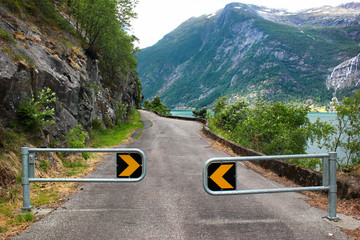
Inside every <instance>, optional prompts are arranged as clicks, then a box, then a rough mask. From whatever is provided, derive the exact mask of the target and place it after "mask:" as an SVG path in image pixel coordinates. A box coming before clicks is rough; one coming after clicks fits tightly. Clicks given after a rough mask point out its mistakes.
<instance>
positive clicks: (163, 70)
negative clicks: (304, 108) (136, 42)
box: [137, 3, 360, 108]
mask: <svg viewBox="0 0 360 240" xmlns="http://www.w3.org/2000/svg"><path fill="white" fill-rule="evenodd" d="M359 16H360V8H359V4H355V3H352V4H346V5H342V6H339V7H336V8H334V7H323V8H318V9H310V10H306V11H302V12H298V13H288V12H285V11H282V10H275V9H267V8H263V7H258V6H254V5H246V4H241V3H232V4H229V5H227V6H226V7H225V8H224V9H222V10H220V11H218V12H216V13H214V14H210V15H204V16H201V17H198V18H191V19H189V20H188V21H186V22H184V23H183V24H181V25H180V26H179V27H178V28H177V29H175V30H174V31H172V32H171V33H169V34H168V35H166V36H165V37H164V38H163V39H161V40H160V41H159V42H158V43H157V44H155V45H154V46H152V47H149V48H145V49H142V51H141V52H140V53H138V55H139V59H138V67H137V70H138V72H139V77H140V79H141V81H142V85H143V93H144V96H145V99H147V98H150V99H151V98H153V97H154V96H157V95H158V96H160V97H161V99H162V101H164V103H165V104H167V105H168V106H169V107H170V108H175V107H203V106H207V105H210V104H212V103H213V102H214V100H215V99H217V98H218V97H220V96H228V97H230V98H233V99H236V98H240V97H241V98H245V99H247V100H249V101H252V100H253V99H255V98H259V97H262V98H264V99H267V100H271V101H282V102H295V103H304V102H308V103H315V104H317V105H327V104H328V103H329V102H330V101H331V99H332V97H333V94H334V92H335V90H334V87H333V85H334V84H332V83H331V74H332V73H333V71H334V69H335V68H336V67H337V66H338V65H340V64H342V63H343V62H347V61H349V59H352V58H354V57H356V56H357V55H358V54H359V53H360V47H359V42H360V26H359V18H360V17H359ZM352 66H353V68H352V71H355V72H353V75H356V72H357V69H358V62H356V66H355V65H354V64H353V65H352ZM340 75H341V74H340ZM337 81H338V80H337ZM352 82H353V83H355V81H352ZM349 84H350V83H349ZM349 84H348V85H349ZM345 85H346V84H343V86H345ZM348 85H346V86H347V87H345V90H344V88H342V89H337V93H335V96H336V94H337V95H339V96H340V97H343V96H346V95H347V94H351V93H352V91H354V90H357V89H358V87H359V86H358V85H357V84H352V83H351V84H350V86H348ZM348 87H350V91H349V90H348V89H347V88H348Z"/></svg>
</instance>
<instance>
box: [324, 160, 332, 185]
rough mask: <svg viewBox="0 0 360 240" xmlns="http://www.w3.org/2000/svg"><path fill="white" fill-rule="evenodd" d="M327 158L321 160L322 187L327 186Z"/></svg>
mask: <svg viewBox="0 0 360 240" xmlns="http://www.w3.org/2000/svg"><path fill="white" fill-rule="evenodd" d="M329 161H330V160H329V157H324V158H323V167H322V184H323V186H329Z"/></svg>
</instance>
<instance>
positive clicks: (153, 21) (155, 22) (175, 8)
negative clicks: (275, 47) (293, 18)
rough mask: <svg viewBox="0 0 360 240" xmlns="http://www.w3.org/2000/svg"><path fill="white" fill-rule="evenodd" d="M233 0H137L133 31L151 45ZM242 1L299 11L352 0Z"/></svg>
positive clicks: (143, 45) (143, 44)
mask: <svg viewBox="0 0 360 240" xmlns="http://www.w3.org/2000/svg"><path fill="white" fill-rule="evenodd" d="M231 2H236V1H234V0H139V4H138V6H137V7H136V8H135V12H137V13H138V18H137V19H135V20H133V22H132V26H133V33H134V35H135V36H137V37H138V38H139V39H140V43H139V46H140V47H141V48H144V47H148V46H151V45H153V44H155V43H156V42H157V41H159V40H160V39H161V38H162V37H163V36H164V35H166V34H167V33H169V32H171V31H172V30H174V29H175V28H176V27H177V26H179V25H180V24H181V23H182V22H184V21H186V20H187V19H189V18H190V17H198V16H201V15H203V14H207V13H212V12H215V11H216V10H219V9H222V8H224V7H225V6H226V4H228V3H231ZM241 2H242V3H248V4H254V5H258V6H265V7H269V8H277V9H287V10H288V11H299V10H302V9H308V8H313V7H321V6H325V5H331V6H337V5H340V4H342V3H346V2H351V0H348V1H344V0H316V1H314V0H302V1H291V0H272V1H269V0H244V1H241Z"/></svg>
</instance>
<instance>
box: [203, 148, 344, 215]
mask: <svg viewBox="0 0 360 240" xmlns="http://www.w3.org/2000/svg"><path fill="white" fill-rule="evenodd" d="M304 158H322V159H323V172H322V186H313V187H291V188H273V189H250V190H237V189H236V177H237V176H236V175H237V173H236V163H237V162H242V161H258V160H261V161H266V160H281V159H304ZM336 158H337V154H336V153H326V154H302V155H278V156H251V157H219V158H211V159H209V160H207V161H206V162H205V164H204V167H203V186H204V189H205V191H206V192H207V193H209V194H211V195H246V194H262V193H283V192H301V191H319V190H328V200H329V215H328V216H326V217H327V218H328V219H330V220H337V219H339V218H338V216H337V213H336V208H337V202H336V201H337V196H336V194H337V183H336Z"/></svg>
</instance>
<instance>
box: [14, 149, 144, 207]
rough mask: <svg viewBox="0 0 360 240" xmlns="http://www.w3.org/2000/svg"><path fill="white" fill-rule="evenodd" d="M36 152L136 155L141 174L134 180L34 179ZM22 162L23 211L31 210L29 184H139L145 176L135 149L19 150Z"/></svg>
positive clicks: (141, 152)
mask: <svg viewBox="0 0 360 240" xmlns="http://www.w3.org/2000/svg"><path fill="white" fill-rule="evenodd" d="M36 152H108V153H137V154H140V156H141V158H142V173H141V175H140V176H139V177H136V178H36V177H35V153H36ZM21 160H22V186H23V207H22V208H21V209H22V210H23V211H29V210H30V209H31V208H32V205H31V203H30V182H101V183H116V182H127V183H130V182H139V181H141V180H142V179H143V178H144V177H145V175H146V156H145V153H144V152H143V151H141V150H140V149H136V148H110V149H106V148H103V149H94V148H91V149H89V148H29V147H22V148H21ZM114 162H115V160H114ZM114 172H115V171H114Z"/></svg>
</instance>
